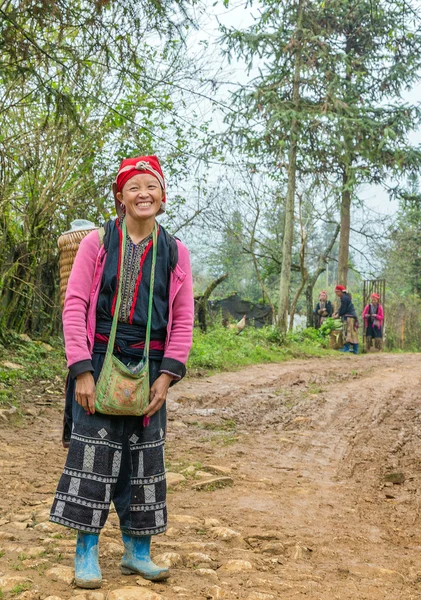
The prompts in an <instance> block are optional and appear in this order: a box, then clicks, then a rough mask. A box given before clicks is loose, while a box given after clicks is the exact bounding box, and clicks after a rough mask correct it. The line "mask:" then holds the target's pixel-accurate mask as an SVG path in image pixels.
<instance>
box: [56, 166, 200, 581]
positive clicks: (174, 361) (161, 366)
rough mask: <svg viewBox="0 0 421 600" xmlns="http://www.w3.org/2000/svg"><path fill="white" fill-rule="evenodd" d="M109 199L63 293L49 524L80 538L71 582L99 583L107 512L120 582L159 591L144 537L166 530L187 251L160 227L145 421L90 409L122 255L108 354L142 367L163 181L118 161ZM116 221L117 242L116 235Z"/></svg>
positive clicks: (188, 316) (189, 291)
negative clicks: (125, 579)
mask: <svg viewBox="0 0 421 600" xmlns="http://www.w3.org/2000/svg"><path fill="white" fill-rule="evenodd" d="M113 191H114V195H115V199H116V209H117V215H118V216H117V219H116V220H111V221H109V222H108V223H107V224H106V225H105V236H104V240H103V243H100V239H99V235H98V231H96V230H95V231H92V232H91V233H89V234H88V235H87V236H86V237H85V238H84V239H83V240H82V242H81V244H80V247H79V250H78V253H77V256H76V258H75V262H74V265H73V268H72V272H71V275H70V278H69V282H68V287H67V291H66V299H65V304H64V311H63V332H64V339H65V348H66V356H67V364H68V368H69V377H68V384H67V391H66V411H65V429H67V432H68V434H69V451H68V456H67V460H66V464H65V467H64V470H63V474H62V476H61V478H60V481H59V483H58V487H57V492H56V496H55V500H54V503H53V506H52V509H51V515H50V520H51V521H53V522H54V523H59V524H62V525H65V526H67V527H71V528H73V529H76V530H77V531H78V536H77V542H76V556H75V582H76V585H78V586H79V587H82V588H88V589H93V588H98V587H100V586H101V583H102V575H101V569H100V566H99V560H98V538H99V534H100V531H101V529H102V527H103V526H104V524H105V522H106V519H107V516H108V512H109V509H110V503H111V501H113V503H114V506H115V508H116V511H117V514H118V517H119V520H120V528H121V531H122V538H123V543H124V555H123V557H122V562H121V570H122V572H123V573H124V574H139V575H141V576H143V577H144V578H146V579H149V580H153V581H159V580H162V579H166V578H167V577H168V576H169V571H168V569H167V568H164V567H160V566H158V565H156V564H154V563H153V562H152V560H151V557H150V545H151V536H152V535H156V534H158V533H163V532H164V531H165V529H166V526H167V510H166V480H165V466H164V444H165V432H166V405H165V400H166V396H167V392H168V388H169V386H170V385H173V384H174V383H175V382H177V381H179V380H180V379H181V378H182V377H183V376H184V375H185V372H186V367H185V365H186V362H187V358H188V355H189V351H190V348H191V344H192V333H193V315H194V306H193V285H192V273H191V267H190V258H189V252H188V250H187V248H186V247H185V246H184V245H183V244H182V243H181V242H180V241H179V240H176V239H175V238H174V237H172V236H170V235H169V234H168V233H167V232H166V231H165V229H164V228H163V227H162V226H158V236H157V258H156V265H155V281H154V285H153V308H152V319H151V323H152V326H151V338H150V339H151V341H150V352H149V383H150V404H149V406H148V408H147V409H146V411H145V413H144V416H141V417H134V416H116V415H105V414H101V413H98V412H96V411H95V406H94V403H95V382H96V381H97V380H98V376H99V374H100V372H101V368H102V365H103V362H104V358H105V352H106V348H107V344H108V338H109V335H110V331H111V323H112V320H113V316H114V308H115V304H116V296H117V291H118V290H117V285H118V281H119V264H120V256H121V251H122V245H123V244H125V246H124V262H123V278H122V283H121V290H120V295H121V303H120V307H119V312H118V326H117V334H116V340H115V345H114V350H113V354H114V355H115V356H117V357H118V358H119V359H120V360H121V361H122V362H123V363H124V364H126V365H135V364H137V363H139V361H140V360H141V359H142V356H143V348H144V344H145V334H146V324H147V314H148V300H149V288H150V281H151V268H152V252H151V248H152V245H153V240H152V232H153V230H154V228H155V217H156V216H157V215H158V214H160V213H162V212H164V211H165V206H166V195H165V181H164V176H163V173H162V169H161V165H160V163H159V160H158V158H157V157H156V156H140V157H137V158H131V159H125V160H123V162H122V164H121V166H120V169H119V171H118V174H117V177H116V181H115V184H114V186H113ZM123 223H125V229H126V231H127V235H126V238H124V235H122V231H124V228H123V227H122V225H123Z"/></svg>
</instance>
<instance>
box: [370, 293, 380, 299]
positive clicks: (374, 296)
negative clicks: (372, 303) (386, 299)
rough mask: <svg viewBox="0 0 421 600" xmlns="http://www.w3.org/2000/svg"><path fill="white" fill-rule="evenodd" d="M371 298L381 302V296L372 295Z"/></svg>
mask: <svg viewBox="0 0 421 600" xmlns="http://www.w3.org/2000/svg"><path fill="white" fill-rule="evenodd" d="M371 297H372V298H376V299H377V300H380V296H379V294H371Z"/></svg>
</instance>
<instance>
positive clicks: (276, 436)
mask: <svg viewBox="0 0 421 600" xmlns="http://www.w3.org/2000/svg"><path fill="white" fill-rule="evenodd" d="M420 381H421V366H420V360H419V356H418V355H387V354H384V355H379V354H376V355H370V356H358V357H354V356H341V357H338V358H334V359H332V358H327V359H311V360H297V361H291V362H287V363H283V364H272V365H256V366H253V367H248V368H247V369H244V370H242V371H238V372H235V373H221V374H218V375H213V376H211V377H206V378H195V379H188V380H185V381H183V382H181V383H180V384H178V385H177V386H175V387H174V388H172V389H171V390H170V395H169V401H168V419H169V421H168V442H167V455H168V459H169V467H170V469H171V470H172V471H176V472H177V473H184V475H185V477H186V480H185V481H184V482H183V483H181V484H180V485H179V486H178V487H175V488H172V489H171V490H170V493H169V496H168V501H169V512H170V529H169V531H168V533H167V535H165V536H159V538H158V539H157V540H156V541H155V554H157V553H159V552H161V553H162V552H168V551H171V552H173V553H180V555H181V556H182V560H183V562H182V564H179V565H178V566H177V567H176V568H174V570H173V577H172V578H171V579H170V581H169V583H168V584H167V585H158V586H154V588H153V589H154V590H155V591H157V592H158V593H159V594H160V595H161V597H162V598H163V599H164V600H175V599H177V598H183V597H184V598H185V597H187V598H189V599H191V600H206V599H207V600H211V599H215V600H216V599H218V598H223V599H227V600H277V599H278V598H279V599H282V600H283V599H286V600H288V599H291V600H292V599H294V600H296V599H299V600H300V599H301V600H377V599H378V600H380V599H381V600H397V599H401V600H413V599H414V600H415V599H421V577H420V574H421V566H420V561H419V558H418V557H419V554H420V547H421V534H420V529H419V518H420V501H419V497H420V494H419V491H420V490H421V466H420V465H421V444H420V439H421V409H420V405H421V393H420V385H419V383H420ZM60 429H61V408H60V407H59V406H57V407H56V408H49V409H46V410H45V413H44V414H41V415H39V416H38V417H37V418H28V419H25V421H24V422H22V423H20V424H19V428H17V429H16V428H11V427H10V428H2V430H1V431H0V456H1V460H0V486H1V489H2V494H1V497H0V580H1V578H2V577H5V576H6V577H7V576H17V575H18V576H19V577H22V578H25V577H27V578H29V579H30V580H31V582H32V583H31V586H32V587H31V589H30V590H28V592H25V593H26V594H27V595H26V596H22V600H45V598H46V597H47V596H49V595H56V596H59V597H60V598H62V599H63V600H68V599H69V600H70V599H71V598H74V599H75V600H76V590H73V588H72V586H71V585H69V584H65V583H64V582H60V581H58V582H53V581H51V580H49V579H48V577H45V575H44V572H45V571H46V569H49V568H51V567H55V566H58V565H60V566H63V567H65V568H66V567H67V569H70V568H71V565H72V554H73V547H74V536H73V535H72V534H71V533H69V532H66V530H63V528H59V527H58V526H54V525H50V524H48V523H47V522H46V519H47V513H48V508H49V504H50V502H51V497H52V494H53V492H54V488H55V482H56V480H57V477H58V474H59V472H60V470H61V467H62V464H63V462H64V459H65V451H63V450H62V449H61V448H60V447H59V438H60ZM35 448H36V451H35ZM207 465H217V466H218V467H219V468H220V469H225V471H226V472H227V473H229V475H230V477H231V478H232V479H233V486H232V487H225V488H221V489H218V488H211V489H209V490H207V491H203V492H197V491H196V490H195V489H194V484H195V483H196V482H197V480H201V478H203V477H205V476H206V473H204V472H203V468H206V467H207ZM189 469H190V471H189ZM188 472H189V473H190V475H187V473H188ZM390 473H401V474H403V478H404V480H403V482H402V483H401V484H399V485H395V484H393V483H391V482H387V481H386V480H385V476H386V475H387V474H390ZM212 519H213V520H215V519H216V521H217V522H218V523H219V524H220V526H221V527H227V528H229V529H230V530H235V531H234V533H236V535H234V536H233V537H231V538H229V539H228V538H227V539H222V538H219V537H218V533H217V531H216V529H215V525H212ZM17 523H18V524H20V525H16V524H17ZM213 523H215V521H213ZM10 536H11V537H12V538H14V539H11V537H10ZM119 543H120V541H119V532H118V526H117V523H116V519H115V514H111V516H110V522H109V525H108V527H107V529H106V531H105V532H104V535H103V546H102V547H103V550H102V558H101V561H102V564H103V568H104V571H105V574H106V575H105V577H106V579H107V582H106V584H105V586H104V590H103V591H104V597H103V599H102V600H105V598H106V593H107V591H108V590H110V589H115V588H117V587H118V586H120V587H122V586H123V587H124V586H125V585H135V583H134V582H133V580H131V581H129V580H128V579H127V578H126V579H124V578H123V579H122V578H121V574H120V573H119V571H118V555H119V546H118V544H119ZM37 546H38V547H43V548H45V552H44V553H43V555H42V556H41V557H38V558H36V559H35V558H31V557H29V556H28V557H26V558H25V556H26V555H25V552H26V553H28V549H29V550H30V549H31V548H34V547H37ZM2 552H4V555H3V556H1V554H2ZM192 552H193V553H194V552H196V553H199V554H200V553H201V556H202V558H201V559H200V560H203V561H205V563H204V564H203V565H202V566H206V564H207V566H208V567H212V568H211V569H210V570H211V571H212V570H213V571H214V574H210V573H207V574H206V573H201V572H200V571H201V568H200V566H199V563H197V560H198V559H196V562H194V559H193V557H192V555H191V553H192ZM189 553H190V554H189ZM206 556H208V558H206ZM19 557H20V558H19ZM189 557H190V558H189ZM203 557H205V558H203ZM230 560H236V561H243V562H244V561H246V562H249V565H250V567H247V569H246V570H245V571H241V570H240V571H235V570H234V571H227V570H226V565H227V564H228V563H229V561H230ZM206 561H208V563H206ZM209 561H210V562H209ZM17 567H19V569H18V570H17ZM224 569H225V570H224ZM208 570H209V569H208ZM183 590H184V591H183ZM9 597H10V598H11V595H9V594H8V593H6V594H5V595H4V598H7V599H8V598H9ZM14 597H18V598H19V596H16V595H15V596H14ZM79 598H80V600H82V597H81V596H79ZM83 600H87V599H83Z"/></svg>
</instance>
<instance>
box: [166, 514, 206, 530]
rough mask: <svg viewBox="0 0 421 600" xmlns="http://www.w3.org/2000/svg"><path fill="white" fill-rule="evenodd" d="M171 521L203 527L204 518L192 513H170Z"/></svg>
mask: <svg viewBox="0 0 421 600" xmlns="http://www.w3.org/2000/svg"><path fill="white" fill-rule="evenodd" d="M169 522H170V523H176V524H177V525H178V524H180V525H195V526H196V527H202V525H203V519H198V518H197V517H192V516H190V515H170V517H169Z"/></svg>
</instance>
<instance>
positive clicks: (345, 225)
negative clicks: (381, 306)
mask: <svg viewBox="0 0 421 600" xmlns="http://www.w3.org/2000/svg"><path fill="white" fill-rule="evenodd" d="M342 181H343V187H344V189H343V191H342V203H341V235H340V237H339V257H338V283H340V284H341V285H344V286H345V287H346V284H347V281H348V263H349V232H350V228H351V192H350V191H349V190H348V189H346V185H347V183H348V176H347V173H346V170H344V173H343V179H342Z"/></svg>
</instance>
